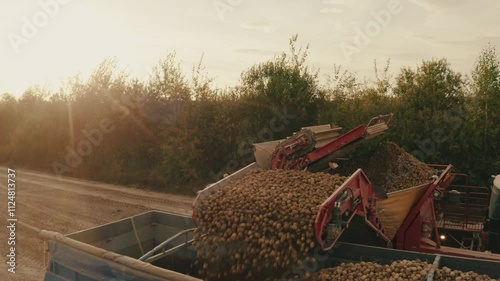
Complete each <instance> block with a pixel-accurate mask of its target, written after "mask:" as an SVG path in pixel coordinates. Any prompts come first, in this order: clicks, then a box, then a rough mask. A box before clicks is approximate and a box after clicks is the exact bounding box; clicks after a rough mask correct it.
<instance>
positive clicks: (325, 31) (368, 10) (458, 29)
mask: <svg viewBox="0 0 500 281" xmlns="http://www.w3.org/2000/svg"><path fill="white" fill-rule="evenodd" d="M0 3H1V4H0V5H1V6H0V23H1V25H0V34H1V40H0V50H1V52H0V93H3V92H11V93H14V94H16V95H19V94H21V93H22V92H23V91H24V90H26V89H27V88H28V87H29V86H30V85H33V84H42V85H44V84H49V85H53V86H58V85H59V84H60V82H61V81H62V80H64V79H66V78H68V77H71V76H74V75H76V74H80V75H81V76H82V78H86V76H87V75H88V74H89V72H90V71H91V70H92V69H94V68H95V67H96V66H97V65H98V64H99V63H100V62H101V61H103V59H105V58H107V57H116V58H117V59H118V61H119V62H120V65H119V66H120V67H122V68H125V69H126V70H127V71H128V72H129V73H130V74H131V76H134V77H138V78H140V79H142V78H144V77H147V75H148V70H149V69H150V68H151V66H153V65H154V64H156V63H157V62H158V60H159V59H161V58H164V57H165V56H166V55H167V54H168V53H169V52H171V51H174V50H175V51H176V52H177V58H178V59H179V60H180V61H181V65H182V67H183V68H184V69H185V72H186V74H187V75H189V74H190V71H191V67H192V65H193V64H194V63H195V62H197V61H198V60H199V59H200V57H201V55H202V54H204V62H205V66H206V68H207V72H208V73H209V75H211V76H213V77H215V82H216V85H218V86H226V85H234V84H236V83H238V80H239V76H240V74H241V72H242V71H244V70H246V69H247V68H249V67H250V66H252V65H254V64H255V63H258V62H263V61H266V60H268V59H270V58H272V57H273V55H274V54H279V53H281V52H282V51H286V50H287V49H288V40H289V38H290V37H291V36H292V35H293V34H295V33H298V34H299V43H300V44H302V45H306V44H308V43H309V44H310V56H309V64H310V65H313V66H315V67H316V68H319V69H320V70H321V72H320V73H321V75H322V76H324V75H325V74H328V73H331V72H332V69H333V65H334V63H336V64H340V65H342V67H343V68H346V69H349V70H351V71H354V72H357V73H358V76H359V77H361V78H362V77H367V78H370V77H372V74H373V60H375V59H376V60H377V61H379V62H380V63H382V62H384V61H385V60H386V59H387V58H390V59H391V70H392V72H395V73H397V72H398V71H399V69H400V68H401V67H402V66H411V67H416V66H417V65H418V64H419V63H420V62H421V61H422V59H432V58H442V57H446V58H447V59H448V60H449V61H450V62H451V64H452V67H453V68H454V69H456V70H458V71H461V72H463V73H469V72H470V69H471V67H472V65H473V63H474V61H475V59H476V58H477V56H478V54H479V52H480V50H481V48H482V47H483V46H485V45H486V44H487V42H491V43H492V44H493V45H495V46H497V47H498V46H500V28H499V26H500V1H497V0H484V1H481V0H478V1H472V0H471V1H463V0H440V1H435V0H434V1H433V0H400V1H398V0H382V1H368V0H365V1H360V0H351V1H348V0H329V1H320V0H308V1H306V0H268V1H264V0H253V1H250V0H215V1H214V0H184V1H173V0H143V1H138V0H137V1H132V0H100V1H99V0H86V1H83V0H36V1H31V0H30V1H28V0H16V1H14V0H0Z"/></svg>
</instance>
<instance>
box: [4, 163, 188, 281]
mask: <svg viewBox="0 0 500 281" xmlns="http://www.w3.org/2000/svg"><path fill="white" fill-rule="evenodd" d="M7 200H8V199H7V168H4V167H0V206H1V209H0V222H1V223H0V229H2V230H1V231H0V234H1V236H0V257H1V258H0V262H1V264H2V265H1V266H0V280H16V281H17V280H22V281H32V280H33V281H35V280H36V281H38V280H43V276H44V272H45V266H46V264H45V261H44V256H45V255H44V251H45V250H44V247H45V244H44V242H43V240H41V239H40V238H39V236H38V233H39V231H40V230H42V229H44V230H52V231H56V232H60V233H63V234H68V233H72V232H75V231H79V230H83V229H86V228H89V227H93V226H97V225H100V224H104V223H108V222H111V221H114V220H117V219H121V218H125V217H129V216H132V215H136V214H139V213H143V212H145V211H148V210H161V211H167V212H171V213H176V214H190V213H191V202H192V198H190V197H185V196H179V195H171V194H165V193H158V192H151V191H143V190H139V189H133V188H128V187H123V186H116V185H109V184H102V183H97V182H91V181H84V180H79V179H74V178H66V177H64V178H61V179H60V178H58V177H55V176H52V175H48V174H44V173H39V172H33V171H26V170H16V198H15V201H16V209H15V212H16V217H17V219H18V221H17V223H16V262H17V266H16V273H15V274H11V273H9V272H8V271H7V263H6V262H7V254H8V251H9V247H10V246H9V245H8V244H7V239H8V237H7V235H8V231H5V230H8V229H7V225H8V222H7Z"/></svg>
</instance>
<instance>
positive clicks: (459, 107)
mask: <svg viewBox="0 0 500 281" xmlns="http://www.w3.org/2000/svg"><path fill="white" fill-rule="evenodd" d="M308 54H309V50H308V48H307V47H300V48H299V47H298V46H297V36H293V37H292V38H291V39H290V49H289V50H288V51H286V52H283V53H282V54H280V55H277V56H275V57H274V58H272V59H270V60H268V61H265V62H262V63H257V64H255V65H254V66H252V67H250V68H249V69H247V70H246V71H244V72H243V73H242V74H241V78H240V82H239V83H238V85H236V86H234V87H228V88H216V87H214V86H213V83H212V82H213V79H212V78H210V76H209V75H208V74H207V73H206V71H205V69H204V67H203V64H202V61H201V60H200V63H199V64H197V65H195V66H193V69H192V71H191V75H186V74H185V73H184V72H183V71H182V69H181V67H180V65H179V62H178V61H177V59H176V57H175V53H172V54H169V55H168V56H167V57H166V58H164V59H162V60H160V61H159V62H158V64H157V65H156V67H155V68H154V69H153V71H152V74H151V76H150V77H149V79H148V80H147V81H141V80H138V79H136V78H133V77H129V76H128V75H127V74H125V73H124V72H122V71H120V70H119V69H117V67H116V61H115V60H112V59H110V60H106V61H104V62H103V63H101V64H100V65H99V66H98V67H97V68H96V69H95V70H94V72H93V73H92V75H91V76H90V77H89V78H88V79H87V80H85V81H82V79H80V78H78V77H75V78H72V79H70V80H69V81H68V82H67V83H65V84H64V85H63V86H62V87H61V88H60V90H58V91H55V92H54V91H49V90H46V89H44V88H42V87H39V86H33V87H31V88H29V89H28V90H26V91H25V92H24V93H23V95H22V96H20V97H19V98H16V97H15V96H13V95H12V94H8V93H6V94H3V95H2V96H1V98H0V120H2V122H0V132H1V134H0V163H3V164H9V165H14V166H17V167H27V168H32V169H39V170H44V171H50V172H51V173H54V174H56V175H58V176H59V175H60V176H74V177H82V178H87V179H93V180H98V181H105V182H112V183H119V184H126V185H133V186H138V187H152V188H155V189H159V190H164V191H169V192H178V193H184V194H192V193H193V192H194V191H196V190H198V189H200V188H203V187H204V186H205V185H206V184H207V183H209V182H213V181H216V180H218V179H220V178H221V177H222V175H223V174H224V173H231V172H234V171H236V170H237V169H239V168H241V167H243V166H244V165H247V164H249V163H250V162H252V161H254V159H253V150H252V143H255V142H264V141H270V140H275V139H281V138H284V137H287V136H289V135H291V134H292V133H293V132H295V131H298V130H299V129H300V128H301V127H304V126H311V125H317V124H327V123H331V124H335V125H338V126H341V127H343V128H344V131H347V130H349V129H351V128H354V127H355V126H357V125H360V124H365V123H366V122H368V120H369V119H370V118H371V117H373V116H377V115H379V114H385V113H390V112H392V113H394V114H395V118H394V120H393V121H392V123H391V124H392V126H391V129H390V130H389V131H388V132H387V133H386V134H385V135H384V136H383V137H380V138H378V139H375V140H373V141H370V142H369V143H368V144H367V145H366V148H365V147H363V148H362V149H369V148H370V147H373V146H375V145H377V144H378V143H379V142H381V141H385V140H391V141H393V142H396V143H397V144H398V145H400V146H401V147H403V148H404V149H406V150H407V151H408V152H410V153H412V154H413V155H415V156H416V157H418V158H419V159H420V160H421V161H424V162H426V163H441V164H449V163H451V164H453V165H455V166H456V167H457V168H458V169H459V170H461V171H462V172H465V173H468V174H469V175H471V180H472V183H475V184H486V183H487V181H488V179H489V178H490V175H492V174H498V173H500V126H499V125H500V60H499V57H498V55H497V53H496V49H495V47H494V46H492V45H490V44H489V45H487V46H485V47H484V48H483V49H482V50H481V51H480V53H479V54H478V57H477V59H476V61H475V63H474V65H473V66H472V67H471V71H470V73H465V74H464V73H460V72H457V71H455V70H453V69H452V67H451V65H450V63H449V62H448V61H447V60H446V59H445V58H442V59H433V60H427V61H422V62H421V63H420V65H419V66H418V67H416V68H411V67H405V68H402V69H401V70H399V72H398V73H397V74H396V75H394V76H392V75H390V71H389V65H390V63H389V61H387V62H386V63H385V64H384V65H383V66H381V67H380V66H379V65H377V63H376V62H375V63H374V78H373V79H372V80H360V79H359V78H358V77H356V74H355V73H352V72H350V71H348V70H344V69H342V68H341V67H340V66H335V67H334V71H333V72H332V73H330V74H329V76H328V77H329V78H328V82H327V83H320V79H319V75H320V72H319V70H316V69H314V68H311V67H310V66H308V64H307V56H308ZM356 153H359V152H358V151H354V152H353V153H352V155H351V157H356Z"/></svg>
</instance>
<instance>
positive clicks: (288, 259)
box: [194, 170, 346, 280]
mask: <svg viewBox="0 0 500 281" xmlns="http://www.w3.org/2000/svg"><path fill="white" fill-rule="evenodd" d="M345 179H346V178H345V177H341V176H338V175H330V174H324V173H309V172H306V171H295V170H266V171H257V172H253V173H251V174H249V175H246V176H245V177H243V178H241V179H239V180H236V181H234V182H232V183H230V184H228V185H227V186H225V187H224V188H222V190H221V191H220V192H217V193H216V194H213V195H212V196H211V197H209V198H208V199H207V200H205V201H204V202H203V203H202V204H201V207H200V209H199V210H197V211H198V218H199V219H198V221H197V223H198V227H197V230H196V232H195V243H194V245H195V247H196V248H197V251H198V260H197V266H198V268H199V272H200V275H201V276H202V277H203V278H205V279H207V280H248V279H250V278H252V279H253V280H264V279H266V278H273V277H276V276H281V275H282V274H283V273H284V272H285V271H286V270H287V269H289V268H290V267H291V266H293V265H299V264H300V263H301V262H302V261H303V260H304V258H305V257H306V256H307V254H308V253H309V252H310V251H312V250H313V249H314V246H315V241H316V238H315V236H314V219H315V218H316V214H317V212H318V210H319V206H320V205H321V204H322V203H323V202H324V200H326V199H327V198H328V197H329V196H330V195H331V194H332V193H333V191H334V190H335V189H336V188H338V187H340V186H341V185H342V183H343V182H344V180H345ZM211 245H213V246H215V249H214V247H212V246H211ZM214 256H215V258H214ZM243 257H245V258H243ZM248 260H249V261H256V262H252V263H250V265H249V266H247V262H248Z"/></svg>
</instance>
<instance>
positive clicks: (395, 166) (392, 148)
mask: <svg viewBox="0 0 500 281" xmlns="http://www.w3.org/2000/svg"><path fill="white" fill-rule="evenodd" d="M366 163H367V164H364V165H361V168H362V169H363V170H364V172H365V173H366V175H367V176H368V178H369V179H370V180H371V181H372V182H373V183H374V184H375V185H378V186H380V187H382V188H383V189H384V191H385V192H393V191H398V190H402V189H406V188H410V187H413V186H417V185H420V184H424V183H427V182H430V181H431V178H432V176H433V175H436V170H435V169H433V168H430V167H429V166H427V165H426V164H425V163H422V162H420V161H419V160H418V159H417V158H416V157H415V156H413V155H411V154H410V153H408V152H406V151H405V150H404V149H402V148H401V147H399V146H398V145H397V144H395V143H393V142H384V143H381V144H380V145H379V147H377V149H376V151H375V152H374V153H373V155H370V157H369V161H368V162H366Z"/></svg>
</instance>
